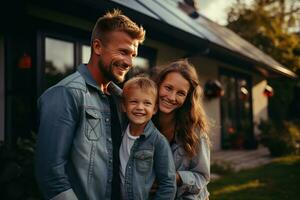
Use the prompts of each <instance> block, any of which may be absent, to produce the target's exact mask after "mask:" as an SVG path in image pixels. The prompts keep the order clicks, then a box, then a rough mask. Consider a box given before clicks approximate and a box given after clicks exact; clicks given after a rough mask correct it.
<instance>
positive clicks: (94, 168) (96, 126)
mask: <svg viewBox="0 0 300 200" xmlns="http://www.w3.org/2000/svg"><path fill="white" fill-rule="evenodd" d="M113 98H114V100H115V101H116V105H117V110H118V111H120V110H121V108H120V103H119V100H120V99H119V97H118V96H116V95H113ZM38 107H39V119H40V120H39V132H38V142H37V152H36V178H37V181H38V185H39V187H40V189H41V191H42V193H43V196H44V198H46V199H59V200H60V199H61V200H63V199H65V200H73V199H74V200H75V199H82V200H87V199H89V200H99V199H101V200H110V199H111V182H112V175H113V174H112V173H113V166H112V160H113V154H112V139H111V122H110V119H111V116H110V106H109V100H108V97H107V96H106V95H105V94H104V93H103V92H102V91H101V90H100V89H99V88H98V86H97V83H96V82H95V80H94V79H93V78H92V76H91V74H90V72H89V71H88V69H87V67H86V66H85V65H81V66H80V67H79V69H78V71H77V72H75V73H73V74H71V75H70V76H68V77H66V78H65V79H63V80H62V81H60V82H59V83H58V84H56V85H54V86H53V87H51V88H49V89H48V90H47V91H45V92H44V93H43V94H42V96H41V97H40V98H39V100H38ZM119 119H120V122H121V125H123V124H124V125H125V124H126V123H125V122H124V121H123V120H124V118H123V116H122V114H121V112H119ZM122 128H123V127H122Z"/></svg>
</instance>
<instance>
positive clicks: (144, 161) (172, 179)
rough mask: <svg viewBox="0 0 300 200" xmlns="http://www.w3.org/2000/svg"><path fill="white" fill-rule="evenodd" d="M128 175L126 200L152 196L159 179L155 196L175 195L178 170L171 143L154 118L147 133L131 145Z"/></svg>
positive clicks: (161, 198)
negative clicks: (153, 187) (156, 125)
mask: <svg viewBox="0 0 300 200" xmlns="http://www.w3.org/2000/svg"><path fill="white" fill-rule="evenodd" d="M124 178H125V180H124V185H125V188H124V189H125V190H124V191H125V194H127V198H125V199H126V200H127V199H128V200H133V199H136V200H143V199H149V192H150V189H151V186H152V184H153V182H154V180H155V179H156V180H157V182H158V189H157V191H156V193H155V196H154V197H153V198H151V199H157V200H164V199H165V200H173V199H174V198H175V194H176V173H175V166H174V161H173V156H172V152H171V149H170V145H169V143H168V141H167V139H166V138H165V137H164V136H163V135H162V134H161V133H160V132H159V131H158V130H157V129H156V128H155V126H154V124H153V123H152V121H149V122H148V124H147V125H146V127H145V130H144V133H143V134H142V135H141V136H140V137H139V138H138V139H137V140H136V141H135V142H134V144H133V146H132V148H131V153H130V157H129V160H128V163H127V166H126V172H125V177H124Z"/></svg>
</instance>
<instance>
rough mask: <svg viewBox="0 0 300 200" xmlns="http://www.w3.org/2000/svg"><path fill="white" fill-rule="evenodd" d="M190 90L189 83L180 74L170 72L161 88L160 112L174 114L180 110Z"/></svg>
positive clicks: (159, 95)
mask: <svg viewBox="0 0 300 200" xmlns="http://www.w3.org/2000/svg"><path fill="white" fill-rule="evenodd" d="M189 89H190V84H189V82H188V81H187V80H186V79H185V78H184V77H183V76H182V75H181V74H180V73H178V72H170V73H169V74H167V75H166V77H165V79H164V80H163V81H162V83H161V84H160V86H159V90H158V97H159V99H158V103H159V111H160V112H162V113H164V114H174V113H175V110H176V109H177V108H180V107H181V106H182V105H183V103H184V101H185V99H186V97H187V95H188V91H189Z"/></svg>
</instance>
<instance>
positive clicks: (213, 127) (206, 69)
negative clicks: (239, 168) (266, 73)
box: [190, 56, 221, 151]
mask: <svg viewBox="0 0 300 200" xmlns="http://www.w3.org/2000/svg"><path fill="white" fill-rule="evenodd" d="M190 60H191V62H192V63H193V65H194V66H195V67H196V69H197V72H198V77H199V79H200V84H201V86H202V88H203V87H204V84H205V82H206V81H207V80H209V79H218V66H219V62H217V61H215V60H212V59H209V58H205V57H202V56H197V57H193V58H191V59H190ZM203 107H204V110H205V112H206V115H207V117H208V122H209V125H210V133H209V134H210V138H211V142H212V150H213V151H216V150H220V149H221V110H220V98H215V99H211V100H208V99H205V98H204V99H203Z"/></svg>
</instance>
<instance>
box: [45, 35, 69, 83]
mask: <svg viewBox="0 0 300 200" xmlns="http://www.w3.org/2000/svg"><path fill="white" fill-rule="evenodd" d="M45 59H46V61H45V63H46V66H45V78H46V80H45V82H46V87H47V88H48V87H50V86H52V85H54V84H55V83H57V82H58V81H60V80H61V79H62V78H64V77H65V76H66V75H68V74H70V73H72V72H73V69H74V44H73V43H71V42H66V41H63V40H57V39H53V38H46V40H45Z"/></svg>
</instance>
